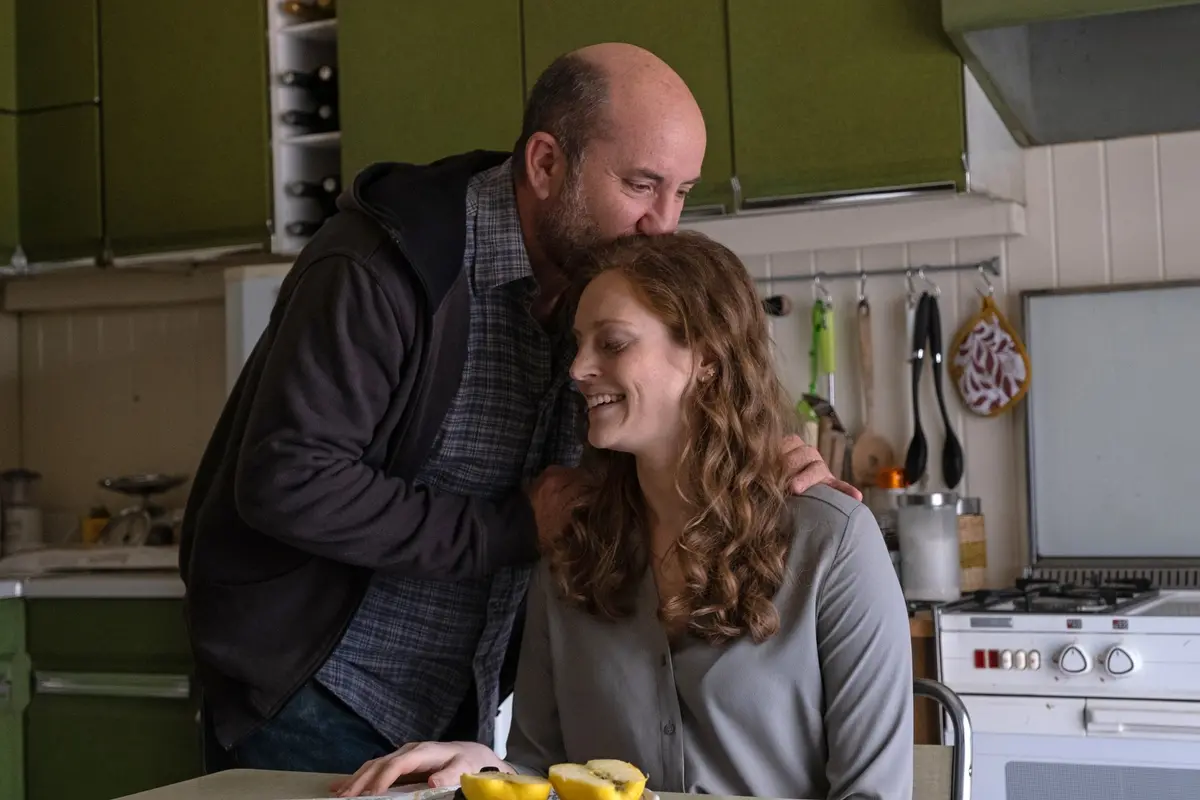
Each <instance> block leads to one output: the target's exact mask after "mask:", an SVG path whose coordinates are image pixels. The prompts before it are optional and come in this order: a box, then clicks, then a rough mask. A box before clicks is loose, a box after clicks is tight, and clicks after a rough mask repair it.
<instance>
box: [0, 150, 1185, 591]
mask: <svg viewBox="0 0 1200 800" xmlns="http://www.w3.org/2000/svg"><path fill="white" fill-rule="evenodd" d="M1026 181H1027V195H1028V197H1027V208H1026V228H1027V234H1026V235H1025V236H1022V237H1014V238H1010V239H1000V238H996V237H984V238H969V239H959V240H948V241H937V242H922V243H919V244H916V243H914V244H909V245H877V246H871V247H863V248H846V249H839V250H826V251H820V252H789V253H777V254H772V255H770V256H766V257H758V258H754V259H751V260H750V261H749V262H748V267H749V268H750V269H751V270H752V271H753V272H754V273H756V274H757V275H761V276H768V277H769V276H780V275H790V274H804V275H810V274H813V273H814V272H816V271H825V272H834V271H841V270H849V271H857V270H858V269H859V268H860V266H861V267H862V268H863V269H865V270H868V271H869V270H871V269H877V268H887V267H892V266H905V265H912V266H916V265H919V264H922V263H948V262H967V261H975V260H979V259H983V258H988V257H991V256H999V257H1000V258H1001V259H1002V269H1003V273H1004V276H1003V278H1002V279H1001V280H1000V281H998V282H997V284H996V288H997V292H998V295H999V298H1000V302H1001V307H1002V308H1005V309H1006V310H1007V311H1008V312H1009V314H1010V319H1011V321H1012V322H1013V324H1014V325H1018V326H1019V323H1020V320H1019V319H1018V318H1017V312H1018V307H1017V293H1018V292H1019V291H1020V290H1022V289H1026V288H1041V287H1053V286H1060V285H1062V286H1066V285H1083V284H1095V283H1108V282H1123V281H1142V280H1160V279H1164V278H1166V279H1171V278H1181V277H1200V132H1197V133H1188V134H1177V135H1171V136H1164V137H1151V138H1139V139H1129V140H1121V141H1112V142H1104V143H1099V142H1097V143H1087V144H1077V145H1067V146H1060V147H1055V148H1041V149H1033V150H1029V151H1027V153H1026ZM866 238H869V232H867V233H866ZM937 282H938V284H939V285H940V286H941V288H942V301H941V311H942V318H943V324H942V327H943V334H944V338H945V340H946V346H947V347H948V346H949V341H950V339H951V338H952V336H953V333H954V331H955V329H956V328H957V326H958V325H959V323H960V322H961V321H963V320H964V319H965V318H966V317H967V316H968V315H969V314H970V313H971V311H972V310H973V309H974V308H975V306H976V304H977V302H978V295H977V294H976V289H977V288H979V286H980V284H979V283H978V279H977V278H976V277H975V276H974V275H973V274H970V273H964V274H952V275H948V276H938V277H937ZM828 287H829V288H830V289H831V291H832V292H833V294H834V295H835V297H836V298H837V303H838V304H837V308H836V315H837V318H838V331H837V333H838V342H837V361H838V368H839V372H838V378H837V386H838V406H839V411H840V412H841V413H842V414H843V415H844V416H845V417H846V418H847V420H848V422H849V423H850V425H851V427H852V428H853V429H857V427H858V425H859V421H860V419H861V416H862V410H861V408H860V407H859V403H860V400H859V396H860V392H859V379H858V376H857V374H856V371H855V370H856V366H857V359H856V357H855V352H856V341H855V339H854V327H853V311H854V303H855V300H856V294H857V289H858V286H857V281H853V280H851V281H841V282H836V283H830V284H828ZM763 288H764V291H765V292H768V293H785V294H789V295H790V296H791V297H792V299H793V300H794V301H795V302H796V304H797V306H798V309H797V311H795V312H793V314H792V315H791V316H790V317H788V318H785V319H781V320H777V321H775V322H774V323H773V327H774V330H773V334H774V337H775V343H776V348H777V354H778V362H779V366H780V369H781V372H782V375H783V379H784V383H785V385H786V386H787V388H788V389H789V390H790V391H791V392H792V393H793V395H798V394H799V393H800V392H802V391H804V390H805V389H806V388H807V386H808V344H809V331H808V310H809V309H808V303H809V302H810V301H811V299H812V292H811V287H810V285H809V284H808V283H779V284H775V285H767V286H764V287H763ZM867 293H868V297H869V299H870V301H871V303H872V310H873V316H874V339H875V346H876V367H875V370H876V373H875V385H876V424H877V427H878V428H879V429H880V431H881V432H882V433H884V434H885V435H887V436H889V438H890V439H891V441H892V444H893V446H894V447H895V448H896V451H897V453H898V454H899V455H900V456H901V457H903V453H904V451H905V449H906V447H907V443H908V438H909V434H910V423H909V417H910V410H909V406H910V403H909V399H908V387H909V380H910V379H909V371H908V369H907V368H906V364H905V363H904V359H905V356H906V352H907V344H906V343H905V342H904V341H903V339H904V314H903V296H904V279H903V278H902V277H901V278H888V279H879V280H874V281H870V282H869V283H868V287H867ZM222 314H223V312H222V310H221V307H220V305H219V304H217V303H207V304H202V305H187V306H173V307H169V308H168V307H164V308H140V309H134V310H108V311H95V312H81V311H72V312H51V313H37V314H25V315H23V317H22V320H21V323H20V336H21V347H20V354H19V359H20V368H21V375H22V383H21V391H20V406H21V412H22V413H21V415H20V417H21V431H22V433H21V441H22V443H23V452H22V453H21V455H22V458H23V461H24V463H26V464H27V465H28V466H30V467H33V468H36V469H39V470H41V471H42V472H44V473H45V474H46V475H47V479H46V485H45V486H44V490H45V492H44V499H45V501H46V505H47V506H48V507H50V508H59V509H72V510H74V509H82V508H83V507H86V505H87V504H89V503H92V502H95V501H96V500H100V499H104V500H108V501H111V500H113V498H112V497H111V495H109V496H106V495H107V493H105V492H103V490H100V489H97V488H95V481H96V479H97V478H99V477H100V476H102V475H106V474H112V473H120V472H125V471H133V470H150V469H155V470H175V469H178V470H183V471H189V472H190V471H192V470H193V469H194V467H195V463H196V460H197V459H198V458H199V455H200V452H201V449H202V448H203V446H204V442H205V440H206V437H207V436H208V433H209V431H210V430H211V427H212V425H213V424H214V422H215V420H216V416H217V414H218V412H219V410H220V406H221V402H222V400H223V397H224V380H223V359H224V350H223V346H224V338H223V337H224V333H223V316H222ZM10 322H11V321H10ZM9 327H12V325H11V324H10V326H9ZM8 340H9V339H7V338H5V341H8ZM0 355H3V354H2V353H0ZM13 355H14V358H15V357H16V355H15V353H14V354H13ZM0 366H2V363H0ZM0 377H4V376H3V375H0ZM9 377H11V376H9ZM1035 380H1036V376H1035ZM5 387H7V389H5ZM946 388H947V391H948V400H949V405H950V408H951V414H952V418H951V422H952V425H953V426H954V430H955V431H956V432H957V434H958V436H959V439H960V441H962V443H963V445H964V447H965V449H966V462H967V464H966V466H967V469H966V475H965V477H964V479H963V483H962V484H961V485H960V487H959V489H960V491H965V492H968V493H971V494H975V495H979V496H980V497H982V499H983V504H984V510H985V513H986V515H987V529H988V537H989V541H988V559H989V576H990V578H991V579H992V580H993V581H1005V580H1008V579H1009V578H1010V577H1011V576H1012V574H1013V573H1014V572H1015V571H1016V570H1018V569H1019V567H1020V565H1021V564H1023V563H1024V560H1025V552H1024V537H1025V523H1024V517H1025V507H1024V504H1025V498H1024V493H1023V490H1022V489H1021V487H1022V486H1023V481H1024V477H1023V474H1022V453H1023V449H1022V445H1021V438H1020V437H1021V435H1022V434H1021V432H1020V431H1019V430H1018V426H1017V422H1016V419H1015V417H1014V416H1013V415H1011V414H1009V415H1005V416H1002V417H1000V418H998V419H990V420H989V419H983V418H978V417H974V416H972V415H970V414H967V413H966V412H964V411H963V410H962V407H961V405H960V404H959V402H958V399H957V397H956V395H955V394H954V390H953V388H952V387H951V386H950V385H949V383H948V382H947V384H946ZM0 392H7V394H11V395H13V397H12V398H11V400H10V402H3V401H4V396H0V411H4V412H5V413H4V414H0V416H2V417H3V419H0V425H2V424H3V422H4V420H11V419H13V418H15V414H16V410H15V409H13V408H12V406H13V405H14V404H15V403H16V396H15V395H16V392H15V391H14V386H13V385H12V381H11V380H9V381H8V382H7V383H3V384H2V385H0ZM921 407H922V420H923V421H924V422H925V429H926V434H927V437H928V439H929V445H930V453H931V457H930V463H931V464H933V465H935V466H936V465H937V464H938V463H939V462H938V458H939V454H940V452H941V445H942V436H941V432H940V430H941V429H940V424H937V423H935V420H936V419H937V416H936V408H937V407H936V403H935V401H934V396H933V391H932V385H931V382H930V380H929V374H928V373H926V375H925V376H924V379H923V380H922V397H921ZM9 412H11V413H9ZM9 438H10V439H11V437H9ZM10 444H11V443H10ZM7 450H8V451H11V452H12V453H13V454H15V453H16V452H17V451H16V448H15V447H13V446H9V447H8V448H7ZM7 461H8V458H6V459H5V462H6V463H7ZM939 471H940V470H939V469H937V468H934V469H933V470H932V473H931V474H932V476H933V478H934V479H935V480H936V479H940V476H939ZM172 499H174V500H179V499H181V497H174V498H172Z"/></svg>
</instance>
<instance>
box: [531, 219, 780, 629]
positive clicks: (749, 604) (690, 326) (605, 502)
mask: <svg viewBox="0 0 1200 800" xmlns="http://www.w3.org/2000/svg"><path fill="white" fill-rule="evenodd" d="M573 266H574V267H575V269H573V270H572V274H574V275H582V276H584V278H585V284H583V285H586V281H590V280H591V279H593V278H595V277H596V276H597V275H599V274H601V273H603V272H607V271H610V270H618V271H619V272H620V273H621V274H622V275H623V276H624V277H625V278H626V279H628V281H629V282H630V284H631V285H632V286H633V288H634V291H635V292H636V293H637V295H638V297H639V299H640V300H641V301H642V302H643V303H644V304H645V305H646V307H647V308H649V309H650V310H651V311H652V312H653V313H654V314H655V315H656V316H657V317H658V318H659V319H660V320H661V321H662V322H663V323H664V324H665V325H666V326H667V328H668V329H669V330H670V332H671V335H672V336H673V337H674V338H675V340H676V341H677V342H678V343H680V344H682V345H684V346H686V347H688V348H691V349H692V350H693V352H696V353H699V354H701V355H702V356H703V358H704V359H706V360H707V362H708V363H709V364H711V365H713V366H714V367H715V373H714V375H713V377H712V379H711V380H706V381H695V382H693V384H692V388H691V389H690V390H689V391H688V393H687V394H686V395H685V397H684V399H683V404H684V408H683V420H684V442H683V452H682V456H681V463H680V470H679V477H678V480H677V484H676V485H677V488H678V490H679V493H680V495H681V497H682V498H683V499H684V500H685V502H686V504H687V507H688V508H689V509H691V510H692V516H691V519H690V520H689V521H688V523H687V524H686V526H685V528H684V530H683V533H682V535H681V537H680V539H679V541H678V546H677V547H678V553H679V559H680V564H681V567H682V573H683V577H684V587H683V589H682V591H681V592H679V593H678V594H676V595H674V596H672V597H670V598H669V599H667V600H666V601H665V603H664V604H663V607H662V609H661V612H660V616H661V617H662V619H663V621H664V622H666V623H668V624H683V623H685V622H686V627H687V630H688V632H689V633H690V634H692V635H694V636H697V637H700V638H703V639H705V640H707V641H709V642H712V643H720V642H724V641H727V640H730V639H733V638H737V637H740V636H742V635H744V634H746V633H749V634H750V636H751V637H752V638H753V640H754V641H756V642H761V641H764V640H765V639H767V638H769V637H770V636H772V635H773V634H774V633H775V632H776V631H777V630H778V628H779V617H778V614H777V612H776V609H775V606H774V603H773V599H774V597H775V594H776V592H777V591H778V590H779V587H780V585H781V583H782V582H783V578H784V571H785V563H786V560H787V553H788V548H789V545H790V543H791V531H792V528H791V525H790V520H789V513H788V511H789V510H788V504H787V501H788V494H789V492H788V488H787V481H786V475H785V474H784V473H785V467H784V457H783V452H782V448H783V437H784V435H785V434H786V433H787V432H788V431H787V428H788V427H789V426H788V425H787V423H786V420H789V419H791V414H790V412H789V411H788V404H787V403H786V401H785V400H784V397H785V395H784V393H783V390H782V387H781V386H780V384H779V381H778V378H777V377H776V374H775V369H774V365H773V362H772V358H771V352H770V338H769V335H768V331H767V320H766V315H765V314H764V312H763V309H762V306H761V302H760V300H759V297H758V293H757V292H756V291H755V287H754V283H753V281H752V280H751V278H750V276H749V275H748V274H747V272H746V268H745V266H744V265H743V264H742V263H741V261H740V260H739V259H738V258H737V256H735V255H734V254H733V253H732V252H731V251H730V250H729V249H727V248H726V247H724V246H722V245H721V244H718V243H717V242H715V241H713V240H711V239H709V238H708V237H705V236H703V235H700V234H695V233H686V232H679V233H674V234H666V235H659V236H630V237H624V238H621V239H618V240H617V241H615V242H612V243H609V244H606V245H601V246H598V247H595V248H591V249H589V250H588V251H586V252H584V253H581V254H579V256H578V263H576V264H575V265H573ZM576 270H578V271H576ZM583 285H581V287H580V291H582V288H583ZM583 466H584V468H585V470H586V473H587V476H588V488H587V491H586V493H585V495H584V496H583V498H582V499H581V501H580V503H579V505H578V506H576V508H575V509H574V512H573V515H572V517H571V521H570V523H569V525H568V527H567V529H566V530H565V531H564V532H563V534H562V536H561V537H560V538H559V539H558V540H557V541H556V542H555V543H554V544H553V546H552V547H551V550H550V552H549V553H548V554H547V557H548V560H549V563H550V569H551V571H552V574H553V575H554V577H555V582H556V584H557V586H558V589H559V591H560V592H561V594H562V595H563V597H564V598H565V599H566V600H567V602H568V603H570V604H572V605H575V606H577V607H579V608H581V609H583V610H584V611H586V612H587V613H590V614H593V615H598V616H601V617H605V618H609V619H616V618H620V617H623V616H628V615H629V614H631V613H632V612H633V610H634V607H635V602H636V597H637V592H638V587H639V584H640V582H641V580H642V579H643V577H644V575H645V570H646V569H647V568H648V564H649V530H648V524H647V519H646V508H645V504H644V502H643V498H642V492H641V489H640V487H639V485H638V479H637V472H636V467H635V464H634V457H633V456H632V455H630V454H628V453H621V452H615V451H608V450H596V449H593V448H590V447H589V448H588V449H587V451H586V453H585V456H584V460H583Z"/></svg>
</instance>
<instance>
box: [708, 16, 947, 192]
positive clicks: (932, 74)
mask: <svg viewBox="0 0 1200 800" xmlns="http://www.w3.org/2000/svg"><path fill="white" fill-rule="evenodd" d="M729 48H730V55H729V63H730V76H731V83H732V85H731V97H732V109H733V144H734V164H735V168H736V171H737V175H738V178H739V180H740V182H741V186H742V192H743V195H744V197H745V199H746V201H747V202H748V203H753V202H754V201H759V202H771V201H777V200H784V199H789V198H793V197H798V196H811V195H822V194H835V193H847V192H850V193H853V192H860V191H871V190H883V189H889V188H894V187H911V186H916V185H943V186H951V185H952V186H955V187H957V188H958V189H959V190H963V189H965V181H966V176H965V173H964V167H963V160H962V157H963V152H964V148H965V139H966V133H965V128H966V122H965V117H964V110H963V109H964V100H963V66H962V60H961V58H960V57H959V56H958V54H957V52H956V51H955V50H954V47H953V45H952V44H951V42H950V40H949V39H948V38H947V36H946V34H945V32H944V31H943V30H942V27H941V9H940V5H939V3H937V2H936V1H935V0H805V1H804V2H779V1H778V0H735V2H730V3H729Z"/></svg>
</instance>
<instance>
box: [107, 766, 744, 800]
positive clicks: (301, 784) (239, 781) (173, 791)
mask: <svg viewBox="0 0 1200 800" xmlns="http://www.w3.org/2000/svg"><path fill="white" fill-rule="evenodd" d="M337 778H338V776H337V775H319V774H314V773H305V772H268V771H264V770H253V769H234V770H228V771H227V772H218V773H216V774H214V775H205V776H204V777H203V778H195V779H194V780H190V781H184V782H183V783H176V784H172V785H170V786H164V787H162V788H160V789H153V790H151V791H149V792H139V793H138V794H131V795H127V796H126V797H124V798H119V800H310V798H326V797H330V796H331V795H330V793H329V786H330V784H331V783H333V781H334V780H336V779H337ZM658 796H659V797H660V798H661V800H684V799H685V798H686V799H687V800H694V797H693V796H691V795H685V794H672V793H669V792H661V793H658ZM715 800H722V798H715ZM728 800H733V799H732V798H729V799H728Z"/></svg>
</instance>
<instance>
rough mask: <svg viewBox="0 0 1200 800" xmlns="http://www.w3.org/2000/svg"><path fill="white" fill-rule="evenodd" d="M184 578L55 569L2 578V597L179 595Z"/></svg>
mask: <svg viewBox="0 0 1200 800" xmlns="http://www.w3.org/2000/svg"><path fill="white" fill-rule="evenodd" d="M183 590H184V587H183V581H182V580H181V579H180V577H179V572H178V571H176V570H162V571H157V570H153V571H152V570H145V571H137V572H80V573H69V574H63V573H55V574H50V575H37V576H29V577H10V578H0V599H5V598H12V597H25V598H30V599H42V598H89V597H96V598H146V599H154V598H167V599H170V598H179V597H183Z"/></svg>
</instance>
